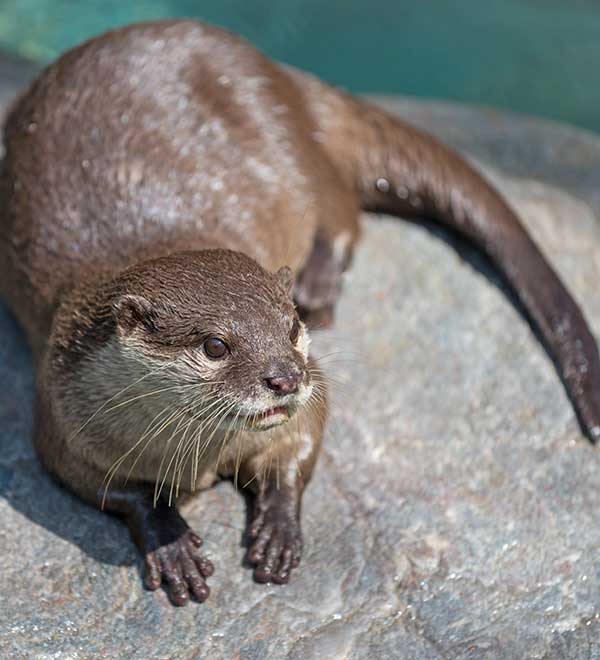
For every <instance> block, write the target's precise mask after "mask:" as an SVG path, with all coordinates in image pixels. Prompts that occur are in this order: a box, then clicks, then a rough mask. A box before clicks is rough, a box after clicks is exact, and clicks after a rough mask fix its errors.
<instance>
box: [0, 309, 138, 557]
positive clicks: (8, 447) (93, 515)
mask: <svg viewBox="0 0 600 660" xmlns="http://www.w3.org/2000/svg"><path fill="white" fill-rule="evenodd" d="M0 377H1V379H2V382H3V383H4V387H3V388H2V392H1V393H0V446H1V447H2V454H1V455H0V497H1V498H3V499H4V500H5V501H6V502H7V503H8V504H9V505H10V506H11V507H12V508H14V509H15V510H16V511H18V512H19V513H21V514H23V515H24V516H26V517H27V518H28V519H29V520H31V521H32V522H33V523H35V524H36V525H40V526H42V527H44V528H45V529H47V530H48V531H49V532H51V533H52V534H56V535H58V536H60V537H62V538H63V539H65V540H67V541H70V542H72V543H75V544H76V545H78V546H79V547H80V548H81V550H82V551H83V552H84V553H86V554H87V555H89V556H90V557H92V558H94V559H95V560H97V561H99V562H102V563H106V564H113V565H130V564H133V563H135V562H136V561H137V558H138V553H137V550H136V548H135V546H134V545H133V543H132V542H131V540H130V538H129V532H128V531H127V529H126V527H125V525H123V523H121V522H120V521H119V520H117V519H116V518H113V517H112V516H109V515H107V514H105V513H101V512H100V511H97V510H95V509H94V508H93V507H91V506H88V505H87V504H85V503H84V502H82V501H81V500H79V499H78V498H77V497H76V496H75V495H72V494H71V493H69V492H68V491H67V490H66V489H64V488H63V487H62V486H61V485H60V484H58V483H57V482H56V481H54V480H53V479H52V478H51V477H50V476H49V475H48V474H47V473H46V472H45V471H44V470H43V468H42V466H41V465H40V463H39V461H38V459H37V456H36V455H35V451H34V448H33V444H32V441H31V436H32V411H33V401H34V395H35V375H34V371H33V367H32V362H31V355H30V353H29V349H28V347H27V343H26V340H25V336H24V334H23V332H22V331H21V329H20V328H19V326H18V324H17V322H16V321H15V320H14V318H13V317H12V316H11V315H10V312H9V311H8V309H7V308H6V307H5V306H4V305H3V304H0ZM23 542H24V543H25V542H27V534H24V535H23Z"/></svg>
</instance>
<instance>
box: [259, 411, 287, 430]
mask: <svg viewBox="0 0 600 660" xmlns="http://www.w3.org/2000/svg"><path fill="white" fill-rule="evenodd" d="M289 418H290V408H289V406H275V407H274V408H269V409H268V410H265V411H263V412H261V413H259V414H258V415H256V416H255V417H254V418H253V419H252V421H251V423H250V426H251V428H253V429H257V430H258V429H260V430H263V429H267V428H271V427H272V426H278V425H279V424H283V422H286V421H287V420H288V419H289Z"/></svg>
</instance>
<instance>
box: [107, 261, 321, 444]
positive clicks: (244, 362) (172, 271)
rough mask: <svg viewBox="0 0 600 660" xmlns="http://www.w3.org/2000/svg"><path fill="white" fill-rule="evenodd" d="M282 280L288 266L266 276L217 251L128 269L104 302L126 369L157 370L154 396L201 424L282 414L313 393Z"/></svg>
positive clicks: (256, 426) (301, 334) (244, 423)
mask: <svg viewBox="0 0 600 660" xmlns="http://www.w3.org/2000/svg"><path fill="white" fill-rule="evenodd" d="M291 279H292V278H291V273H290V271H289V269H288V268H282V269H280V270H279V271H278V272H277V273H276V274H275V275H273V274H271V273H268V272H267V271H265V270H264V269H263V268H261V267H260V266H259V265H258V264H257V263H256V262H255V261H253V260H252V259H250V258H248V257H246V256H244V255H243V254H240V253H237V252H231V251H226V250H206V251H202V252H196V253H177V254H174V255H171V256H168V257H164V258H161V259H157V260H154V261H151V262H147V263H143V264H139V265H137V266H135V267H133V268H132V269H129V270H128V271H126V272H125V273H124V274H123V275H122V276H121V278H120V286H119V293H118V295H117V296H116V299H115V301H114V303H113V310H114V316H115V319H116V328H117V337H118V343H119V347H120V355H121V359H122V360H124V361H126V362H127V364H128V369H127V371H128V372H131V370H132V367H133V370H134V372H136V368H135V365H136V364H137V365H139V368H140V369H144V370H145V371H147V370H148V366H149V365H150V367H151V368H152V369H156V370H157V373H158V374H160V384H161V386H162V385H164V392H163V393H162V394H161V402H164V401H165V400H166V401H167V402H168V403H171V404H172V405H173V406H176V407H178V408H186V409H187V413H188V415H189V416H192V417H195V418H196V419H197V420H198V421H199V423H200V424H202V423H206V424H207V426H208V425H209V423H210V426H211V427H217V426H225V427H227V428H245V429H252V430H257V431H258V430H265V429H268V428H271V427H273V426H276V425H278V424H282V423H284V422H286V421H287V420H288V419H289V418H290V417H292V416H293V415H294V413H295V412H296V410H298V408H299V407H300V406H302V405H304V404H306V403H307V401H308V400H309V398H310V396H311V394H312V392H313V384H312V383H311V376H310V371H309V368H308V347H309V338H308V333H307V330H306V328H305V327H304V324H303V323H302V322H301V321H300V320H299V318H298V315H297V313H296V310H295V308H294V305H293V302H292V299H291V295H290V290H291V284H292V282H291ZM140 375H141V374H140ZM153 380H154V385H156V377H154V378H153Z"/></svg>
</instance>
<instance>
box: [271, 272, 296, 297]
mask: <svg viewBox="0 0 600 660" xmlns="http://www.w3.org/2000/svg"><path fill="white" fill-rule="evenodd" d="M275 277H276V278H277V281H278V282H279V284H280V285H281V286H282V287H283V289H284V291H285V292H286V293H290V294H291V293H292V286H293V284H294V274H293V273H292V269H291V268H290V267H289V266H282V267H281V268H280V269H279V270H278V271H277V272H276V273H275Z"/></svg>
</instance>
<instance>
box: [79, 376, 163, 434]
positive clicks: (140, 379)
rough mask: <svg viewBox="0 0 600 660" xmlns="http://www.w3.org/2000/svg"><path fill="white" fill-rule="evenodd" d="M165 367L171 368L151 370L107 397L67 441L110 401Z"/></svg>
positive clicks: (81, 429)
mask: <svg viewBox="0 0 600 660" xmlns="http://www.w3.org/2000/svg"><path fill="white" fill-rule="evenodd" d="M167 366H171V364H170V363H167V364H162V365H161V366H160V367H158V368H156V369H153V370H152V371H149V372H148V373H147V374H144V375H143V376H141V377H140V378H138V379H137V380H134V381H133V383H130V384H129V385H127V386H125V387H124V388H123V389H121V390H119V391H118V392H117V393H116V394H113V395H112V396H111V397H109V398H108V399H107V400H106V401H105V402H104V403H103V404H102V405H101V406H100V407H99V408H98V410H96V412H94V413H92V415H90V416H89V417H88V418H87V420H86V421H85V422H84V423H83V424H82V425H81V426H80V427H79V428H78V429H77V430H76V431H75V432H74V433H73V434H72V435H71V436H70V438H69V440H73V439H74V438H76V437H77V436H78V435H79V434H80V433H81V431H83V429H84V428H85V427H86V426H87V425H88V424H89V423H90V422H91V421H92V420H93V419H94V418H95V417H96V415H98V414H99V413H100V412H102V410H104V408H105V407H106V406H107V405H108V404H109V403H110V402H111V401H114V400H115V399H116V398H117V397H118V396H121V394H123V393H124V392H126V391H127V390H128V389H130V388H132V387H135V385H138V384H139V383H141V382H142V381H143V380H144V379H146V378H148V377H149V376H154V375H156V374H157V373H159V372H160V371H162V370H163V369H165V368H166V367H167Z"/></svg>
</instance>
